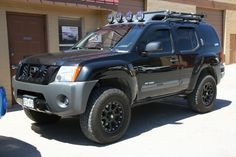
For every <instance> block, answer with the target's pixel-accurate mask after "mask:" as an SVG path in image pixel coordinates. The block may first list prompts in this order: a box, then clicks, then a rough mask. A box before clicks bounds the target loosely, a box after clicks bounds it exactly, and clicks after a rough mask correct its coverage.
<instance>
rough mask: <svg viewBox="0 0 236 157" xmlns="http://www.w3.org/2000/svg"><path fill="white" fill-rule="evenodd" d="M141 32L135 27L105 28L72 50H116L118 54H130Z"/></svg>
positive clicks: (114, 26)
mask: <svg viewBox="0 0 236 157" xmlns="http://www.w3.org/2000/svg"><path fill="white" fill-rule="evenodd" d="M140 32H141V31H140V28H139V27H137V26H134V25H113V26H105V27H103V28H101V29H99V30H97V31H95V32H92V33H90V34H88V35H87V36H86V37H85V38H83V39H82V40H81V41H80V42H79V43H77V44H75V45H74V46H73V47H72V49H98V50H104V49H110V50H111V49H114V50H115V51H117V52H128V51H129V50H130V49H131V47H132V46H133V44H134V41H136V40H135V38H137V34H139V33H140Z"/></svg>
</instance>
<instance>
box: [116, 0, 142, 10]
mask: <svg viewBox="0 0 236 157" xmlns="http://www.w3.org/2000/svg"><path fill="white" fill-rule="evenodd" d="M143 10H144V0H120V1H119V6H118V11H120V12H123V13H126V12H128V11H132V12H134V13H135V12H137V11H143Z"/></svg>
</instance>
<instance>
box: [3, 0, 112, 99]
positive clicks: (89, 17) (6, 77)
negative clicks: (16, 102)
mask: <svg viewBox="0 0 236 157" xmlns="http://www.w3.org/2000/svg"><path fill="white" fill-rule="evenodd" d="M31 2H32V3H31ZM6 12H19V13H33V14H42V15H46V25H47V42H48V43H47V44H48V51H49V52H51V53H53V52H58V51H59V35H58V19H59V18H60V17H70V18H81V19H82V35H85V34H86V32H90V31H93V30H95V29H96V28H98V27H101V26H102V25H104V24H105V23H106V21H105V20H104V19H106V16H107V15H108V14H109V11H105V10H97V9H94V8H84V6H83V7H80V6H76V5H69V4H68V5H65V4H62V3H60V4H56V5H54V4H53V3H52V2H51V3H50V2H48V3H43V4H42V3H40V1H29V2H27V1H26V0H20V1H19V0H0V85H1V86H4V87H5V88H6V90H7V96H8V100H9V102H11V81H10V80H11V78H10V63H9V48H8V35H7V19H6Z"/></svg>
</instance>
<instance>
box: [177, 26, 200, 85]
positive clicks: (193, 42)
mask: <svg viewBox="0 0 236 157" xmlns="http://www.w3.org/2000/svg"><path fill="white" fill-rule="evenodd" d="M174 32H175V33H174V34H175V35H174V36H175V45H176V48H177V55H178V58H179V62H180V69H181V70H180V90H185V89H187V88H188V86H189V83H190V80H191V77H192V75H194V74H193V68H194V65H195V64H197V63H196V61H197V60H198V59H197V56H198V53H199V51H198V50H199V48H200V43H199V39H198V34H197V31H196V28H195V25H194V24H193V25H191V24H190V25H188V26H186V25H177V26H176V27H175V31H174Z"/></svg>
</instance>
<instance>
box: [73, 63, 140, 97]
mask: <svg viewBox="0 0 236 157" xmlns="http://www.w3.org/2000/svg"><path fill="white" fill-rule="evenodd" d="M109 79H117V80H119V81H121V82H123V83H124V84H125V85H126V87H128V88H129V90H130V93H131V96H132V101H133V100H134V99H135V98H136V95H137V92H138V83H137V78H136V72H135V70H134V68H133V65H132V64H131V63H128V62H126V61H123V60H107V61H99V62H94V63H88V64H86V65H84V66H83V67H82V69H81V71H80V74H79V76H78V78H77V81H92V80H109Z"/></svg>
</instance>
